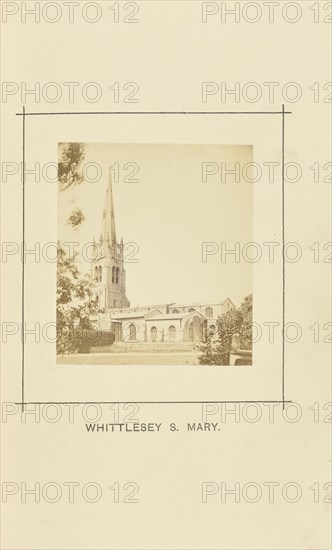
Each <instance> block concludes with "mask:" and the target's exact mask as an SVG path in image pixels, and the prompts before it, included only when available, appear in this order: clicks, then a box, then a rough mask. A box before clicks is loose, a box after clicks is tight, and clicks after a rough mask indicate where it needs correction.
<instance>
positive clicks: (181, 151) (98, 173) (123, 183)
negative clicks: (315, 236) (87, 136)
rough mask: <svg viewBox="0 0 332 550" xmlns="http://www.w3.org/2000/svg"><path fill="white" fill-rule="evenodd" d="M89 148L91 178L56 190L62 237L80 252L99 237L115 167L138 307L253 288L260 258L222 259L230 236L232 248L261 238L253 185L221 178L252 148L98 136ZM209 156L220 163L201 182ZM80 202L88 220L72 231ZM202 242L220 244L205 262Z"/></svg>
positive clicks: (120, 224)
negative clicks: (104, 139) (255, 266)
mask: <svg viewBox="0 0 332 550" xmlns="http://www.w3.org/2000/svg"><path fill="white" fill-rule="evenodd" d="M85 151H86V155H85V159H84V161H83V165H84V174H85V180H84V181H83V182H82V183H81V184H80V185H76V186H74V187H72V188H70V189H68V190H66V191H62V192H60V191H59V192H58V238H59V240H60V241H62V242H76V243H79V244H78V245H77V250H78V251H79V252H80V251H81V250H82V247H83V246H84V244H85V243H90V242H91V241H92V240H93V238H94V237H95V238H96V239H97V240H98V239H99V236H100V231H101V222H102V212H103V208H104V202H105V194H106V188H107V183H108V174H109V169H110V167H112V179H113V197H114V209H115V222H116V231H117V240H118V241H119V240H120V238H121V236H122V237H123V241H124V243H125V245H126V261H125V269H126V274H127V275H126V277H127V296H128V299H129V300H130V302H131V305H132V306H136V305H149V304H158V303H165V302H182V303H183V302H213V301H221V300H224V299H225V298H226V297H230V298H231V299H232V300H233V301H234V302H235V303H236V304H239V303H241V301H242V299H243V298H244V297H245V296H246V295H247V294H249V293H251V292H252V264H251V263H250V262H247V261H244V260H243V259H242V261H240V262H239V263H236V262H235V261H234V256H228V260H227V261H226V262H222V261H221V253H220V249H221V243H222V242H224V243H226V246H227V248H229V249H231V248H234V243H235V242H239V243H240V246H242V245H244V244H245V243H248V242H251V241H252V240H253V184H252V183H250V182H248V181H246V180H244V179H243V178H242V177H241V178H240V181H237V182H236V181H235V179H234V176H232V175H230V176H227V177H226V182H222V181H221V177H220V171H221V163H225V164H224V166H226V167H227V168H230V169H231V168H234V165H235V163H236V162H238V163H240V167H241V169H242V167H243V166H244V165H245V164H246V163H248V162H252V147H251V146H249V145H243V146H242V145H241V146H240V145H192V144H190V145H183V144H180V145H179V144H151V145H149V144H107V143H99V144H98V143H93V144H85ZM206 162H209V163H215V164H214V165H213V166H214V169H215V170H216V171H217V173H216V174H214V175H211V176H209V177H208V178H207V181H206V182H203V181H202V163H206ZM96 166H98V169H97V168H96ZM137 167H138V171H137ZM82 168H83V166H81V169H82ZM134 170H135V171H136V173H135V174H133V172H134ZM117 179H118V181H117ZM132 180H138V181H132ZM76 208H80V209H81V210H82V212H83V214H84V217H85V219H84V221H83V223H82V224H81V225H80V226H79V228H78V229H76V230H74V229H73V228H72V227H71V226H69V225H68V224H67V223H66V220H67V219H68V216H69V214H70V213H71V211H72V210H73V209H76ZM129 243H132V244H129ZM203 243H215V244H214V245H213V246H214V250H216V253H215V254H213V255H209V256H208V257H207V261H206V262H203V261H202V249H203V247H204V246H206V245H204V244H203ZM81 269H82V271H89V269H90V264H89V263H88V262H86V261H84V260H81Z"/></svg>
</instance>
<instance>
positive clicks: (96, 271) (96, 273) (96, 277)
mask: <svg viewBox="0 0 332 550" xmlns="http://www.w3.org/2000/svg"><path fill="white" fill-rule="evenodd" d="M95 279H96V281H98V267H97V266H96V267H95Z"/></svg>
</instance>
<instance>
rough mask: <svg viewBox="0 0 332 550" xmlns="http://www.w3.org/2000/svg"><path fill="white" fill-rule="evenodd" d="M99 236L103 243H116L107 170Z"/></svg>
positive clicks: (109, 178) (110, 181)
mask: <svg viewBox="0 0 332 550" xmlns="http://www.w3.org/2000/svg"><path fill="white" fill-rule="evenodd" d="M101 236H102V239H103V242H104V243H107V242H108V243H109V244H110V246H112V245H113V244H114V243H116V231H115V216H114V204H113V190H112V177H111V171H109V176H108V185H107V191H106V198H105V207H104V213H103V222H102V229H101Z"/></svg>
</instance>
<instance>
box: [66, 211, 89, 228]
mask: <svg viewBox="0 0 332 550" xmlns="http://www.w3.org/2000/svg"><path fill="white" fill-rule="evenodd" d="M84 220H85V216H84V214H83V212H82V210H81V209H80V208H77V209H76V210H73V211H72V213H71V214H70V216H69V218H68V220H67V224H68V225H71V226H72V227H73V228H74V229H77V228H78V227H79V226H80V225H81V223H82V222H83V221H84Z"/></svg>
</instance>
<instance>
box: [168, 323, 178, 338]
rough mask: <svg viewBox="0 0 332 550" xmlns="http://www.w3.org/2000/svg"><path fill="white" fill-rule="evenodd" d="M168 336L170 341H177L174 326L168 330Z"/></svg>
mask: <svg viewBox="0 0 332 550" xmlns="http://www.w3.org/2000/svg"><path fill="white" fill-rule="evenodd" d="M168 335H169V339H170V340H175V337H176V328H175V326H174V325H171V326H170V327H169V329H168Z"/></svg>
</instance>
